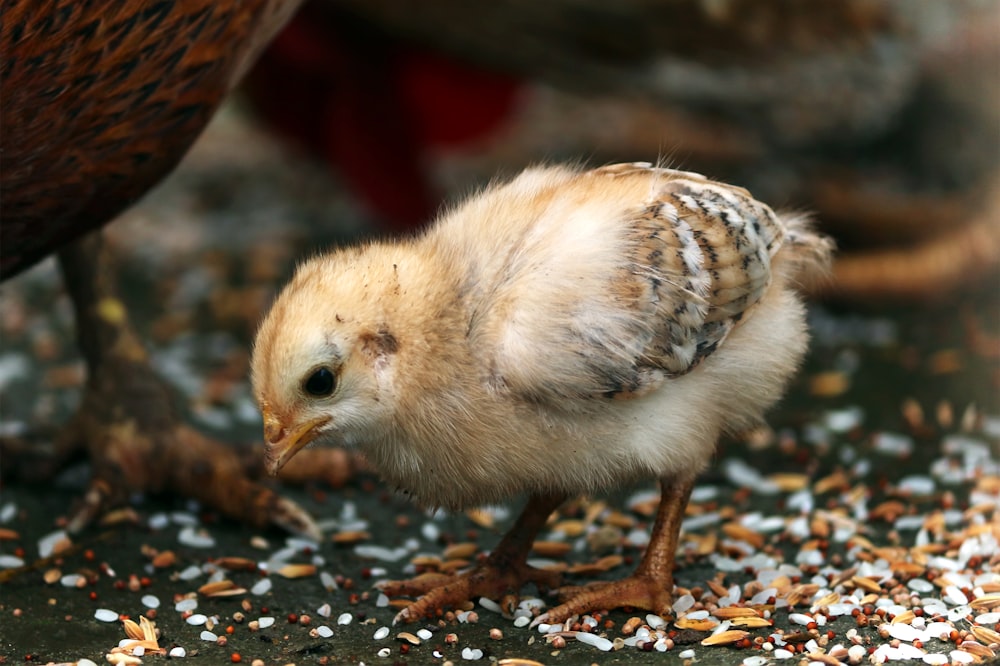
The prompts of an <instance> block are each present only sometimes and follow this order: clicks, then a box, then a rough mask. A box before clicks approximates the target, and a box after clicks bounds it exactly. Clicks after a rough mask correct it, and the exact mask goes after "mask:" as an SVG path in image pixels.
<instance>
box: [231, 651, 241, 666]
mask: <svg viewBox="0 0 1000 666" xmlns="http://www.w3.org/2000/svg"><path fill="white" fill-rule="evenodd" d="M229 660H230V661H231V662H233V663H234V664H238V663H240V662H241V661H243V657H242V656H240V653H239V652H234V653H232V654H231V655H229Z"/></svg>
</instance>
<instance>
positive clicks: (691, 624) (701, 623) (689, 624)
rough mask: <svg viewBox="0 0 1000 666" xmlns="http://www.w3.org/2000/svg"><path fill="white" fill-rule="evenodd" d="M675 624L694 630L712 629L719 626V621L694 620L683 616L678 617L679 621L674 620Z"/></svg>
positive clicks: (680, 627)
mask: <svg viewBox="0 0 1000 666" xmlns="http://www.w3.org/2000/svg"><path fill="white" fill-rule="evenodd" d="M674 626H675V627H677V628H678V629H692V630H694V631H711V630H712V629H715V628H716V627H717V626H719V623H718V622H715V621H714V620H708V619H705V620H692V619H690V618H688V617H686V616H685V617H682V618H678V619H677V621H676V622H674Z"/></svg>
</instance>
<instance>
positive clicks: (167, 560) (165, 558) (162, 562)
mask: <svg viewBox="0 0 1000 666" xmlns="http://www.w3.org/2000/svg"><path fill="white" fill-rule="evenodd" d="M176 562H177V555H175V554H174V551H172V550H164V551H162V552H160V553H157V554H156V557H154V558H153V566H154V567H155V568H157V569H165V568H166V567H172V566H173V565H174V564H175V563H176Z"/></svg>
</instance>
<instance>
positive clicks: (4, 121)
mask: <svg viewBox="0 0 1000 666" xmlns="http://www.w3.org/2000/svg"><path fill="white" fill-rule="evenodd" d="M297 4H298V0H212V1H208V0H87V1H81V0H47V1H44V2H34V1H28V0H0V16H2V20H0V86H2V94H0V127H2V131H0V216H2V224H0V276H4V277H6V276H9V275H11V274H13V273H16V272H17V271H19V270H22V269H24V268H26V267H28V266H30V265H31V264H32V263H34V262H35V261H37V260H39V259H40V258H42V257H43V256H45V255H46V254H49V253H51V252H54V251H58V254H59V265H60V268H61V269H62V272H63V276H64V279H65V283H66V287H67V290H68V292H69V295H70V298H71V299H72V301H73V305H74V308H75V314H76V324H77V338H78V341H79V344H80V348H81V351H82V352H83V355H84V357H85V359H86V361H87V373H88V377H87V384H86V387H85V390H84V392H83V396H82V399H81V406H80V408H79V410H78V412H77V414H76V416H75V418H74V419H73V420H72V421H71V422H70V424H69V426H68V427H67V428H66V429H65V430H64V431H63V432H62V434H61V436H59V437H57V438H55V440H54V441H53V442H52V446H51V451H50V453H51V455H50V456H49V457H48V459H47V460H46V463H47V464H46V465H45V467H46V468H54V467H56V466H57V465H58V463H59V462H60V461H61V460H62V459H65V458H66V457H69V456H70V455H71V454H72V453H73V452H74V451H75V449H77V448H80V447H86V449H87V451H88V453H89V457H90V460H91V462H92V463H93V479H92V481H91V485H90V489H89V490H88V492H87V493H86V495H85V497H84V501H83V502H82V503H81V505H80V506H79V507H78V508H77V509H76V510H75V511H74V512H73V514H72V515H71V517H70V520H69V522H68V528H69V529H70V530H71V531H77V530H79V529H82V528H83V527H84V526H86V525H87V524H88V523H89V522H91V521H92V520H93V519H94V518H95V517H97V516H98V515H99V514H100V513H101V512H102V511H103V510H104V509H106V508H108V507H110V506H113V505H116V504H120V503H122V502H125V501H126V500H127V499H128V496H129V494H130V493H133V492H140V491H148V492H159V491H168V492H170V493H173V494H176V495H180V496H186V497H192V498H195V499H198V500H200V501H201V502H203V503H204V504H205V505H206V506H208V507H211V508H214V509H217V510H219V511H221V512H222V513H224V514H226V515H229V516H232V517H234V518H237V519H241V520H244V521H246V522H249V523H253V524H256V525H265V524H270V523H276V524H279V525H281V526H283V527H285V528H287V529H289V530H292V531H297V532H305V533H308V534H311V535H313V536H316V535H317V534H318V531H317V529H316V526H315V524H314V523H313V521H312V519H311V518H310V517H309V516H308V514H307V513H306V512H305V511H304V510H302V509H301V507H299V506H298V505H296V504H295V503H294V502H291V501H288V500H286V499H284V498H282V497H280V496H278V495H276V494H275V493H274V491H272V490H271V489H269V488H266V487H264V486H261V485H259V484H257V483H255V482H253V481H251V480H250V479H249V478H248V467H247V466H246V465H245V464H244V463H245V461H244V460H243V459H242V456H241V455H240V453H239V452H238V451H237V450H235V449H233V448H232V447H228V446H225V445H223V444H221V443H219V442H216V441H214V440H211V439H209V438H207V437H205V436H204V435H202V434H201V433H199V432H197V431H195V430H194V429H192V428H190V427H188V426H187V425H185V424H184V423H183V421H182V420H181V419H180V418H178V416H177V414H176V412H175V410H174V408H173V405H172V404H171V403H172V400H171V391H170V389H169V387H167V386H166V385H165V384H164V383H163V381H162V380H161V379H160V378H159V377H158V376H157V375H156V374H155V373H154V372H153V371H152V369H151V368H150V367H149V361H148V358H147V355H146V352H145V350H144V348H143V345H142V344H141V342H140V340H139V338H138V336H137V335H136V334H135V332H134V331H133V330H132V328H131V325H130V323H129V320H128V316H127V312H126V309H125V307H124V305H123V304H122V302H121V301H120V300H119V298H118V295H117V293H116V290H115V288H114V282H113V280H112V278H111V274H110V272H109V270H108V261H107V253H106V251H105V250H103V249H102V245H101V239H100V233H91V234H90V235H85V234H87V232H91V231H93V230H95V229H96V228H98V227H100V226H101V225H103V224H105V223H106V222H109V221H110V220H111V219H112V218H113V217H114V216H115V215H116V214H118V213H119V212H120V211H122V210H123V209H124V208H126V207H127V206H129V205H130V204H132V203H134V202H135V201H136V200H137V199H138V198H139V197H141V196H142V195H143V194H144V193H145V192H146V190H148V189H149V188H150V187H152V186H153V185H155V184H156V183H157V182H158V181H159V180H160V179H161V178H162V177H163V176H164V175H166V174H167V173H168V172H169V171H170V170H171V169H173V167H174V166H175V165H176V164H177V162H178V161H179V160H180V158H181V157H182V156H183V155H184V153H185V152H186V150H187V149H188V147H189V146H190V145H191V143H192V142H193V141H194V140H195V138H196V137H197V136H198V134H199V133H200V132H201V130H202V129H203V128H204V126H205V124H206V123H207V122H208V120H209V119H210V118H211V116H212V114H213V113H214V111H215V110H216V108H217V107H218V106H219V104H220V102H221V101H222V100H223V98H224V97H225V95H226V94H227V93H228V92H229V90H230V89H231V88H232V86H233V85H234V84H235V83H236V82H237V81H238V79H239V78H240V76H242V74H243V73H245V72H246V70H247V68H248V67H249V66H250V65H251V64H252V62H253V60H254V58H255V57H256V55H257V54H258V52H259V51H260V49H261V48H262V47H263V46H264V45H265V44H266V43H267V41H268V40H269V39H270V37H271V36H273V34H274V33H275V31H277V30H278V29H279V28H280V27H281V26H282V25H283V24H284V22H285V20H286V19H287V18H289V16H290V14H291V12H292V11H293V10H294V9H295V7H296V6H297ZM0 445H2V446H3V458H4V460H5V461H16V460H25V459H30V460H34V458H33V456H34V454H35V453H36V448H38V447H33V446H31V444H30V443H25V442H21V441H17V440H14V441H10V440H8V439H6V438H3V439H0ZM26 466H27V467H29V469H30V468H33V467H36V465H30V464H29V465H26ZM322 466H323V465H322V464H321V465H318V466H313V467H312V470H313V471H314V472H315V471H316V470H317V469H318V468H319V467H322ZM339 466H342V465H339ZM12 467H14V465H11V464H6V465H5V466H4V471H5V472H7V471H9V470H10V469H11V468H12ZM328 469H329V468H328Z"/></svg>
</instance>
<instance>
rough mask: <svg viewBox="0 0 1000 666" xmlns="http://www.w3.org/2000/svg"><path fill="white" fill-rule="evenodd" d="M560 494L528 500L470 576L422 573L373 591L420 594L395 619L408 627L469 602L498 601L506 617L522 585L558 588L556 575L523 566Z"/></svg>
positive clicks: (396, 594)
mask: <svg viewBox="0 0 1000 666" xmlns="http://www.w3.org/2000/svg"><path fill="white" fill-rule="evenodd" d="M565 499H566V498H565V497H564V496H563V495H532V496H531V498H529V500H528V504H527V506H525V507H524V510H523V511H522V512H521V515H520V517H518V519H517V522H516V523H515V524H514V526H513V527H512V528H510V530H509V531H508V532H507V534H505V535H504V537H503V539H502V540H501V541H500V543H499V544H498V545H497V547H496V548H495V549H493V552H491V553H490V556H489V557H488V558H487V560H486V561H485V562H484V563H482V564H480V565H479V566H477V567H475V568H474V569H472V570H471V571H467V572H465V573H462V574H457V575H454V576H448V575H443V574H425V575H424V576H420V577H417V578H414V579H412V580H406V581H388V582H385V583H381V584H380V585H379V586H378V587H379V589H380V590H382V591H383V592H385V593H386V594H387V595H389V596H399V595H405V596H417V595H423V596H421V597H420V598H419V599H417V600H416V601H414V602H413V603H412V604H410V605H409V606H407V607H406V608H404V609H403V610H402V611H400V612H399V614H398V615H396V619H395V620H394V621H393V622H394V623H397V622H412V621H414V620H419V619H421V618H423V617H427V616H430V615H432V614H433V613H434V612H435V611H437V610H438V609H439V608H445V607H449V606H450V607H455V606H457V605H458V604H461V603H463V602H465V601H468V600H470V599H476V598H479V597H486V598H488V599H494V600H500V605H501V606H502V607H503V609H504V610H505V611H506V612H507V613H513V612H514V609H515V608H516V607H517V599H518V591H519V590H520V589H521V587H522V586H523V585H524V584H525V583H529V582H530V583H534V584H535V585H536V586H538V588H539V589H551V588H555V587H558V586H559V581H560V578H561V576H560V574H559V573H557V572H554V571H544V570H542V569H535V568H534V567H530V566H528V564H527V561H528V553H529V552H530V551H531V546H532V544H533V543H534V542H535V536H537V534H538V531H539V530H541V529H542V527H543V526H544V525H545V521H546V520H547V519H548V517H549V514H551V513H552V512H553V511H554V510H555V509H556V508H557V507H558V506H559V505H560V504H562V503H563V500H565Z"/></svg>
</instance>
